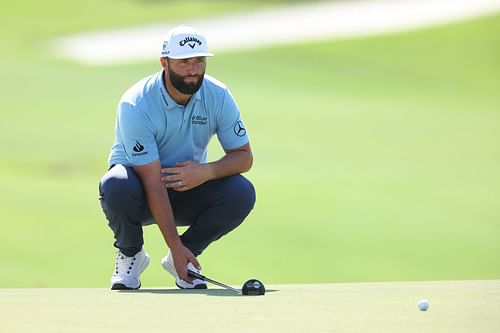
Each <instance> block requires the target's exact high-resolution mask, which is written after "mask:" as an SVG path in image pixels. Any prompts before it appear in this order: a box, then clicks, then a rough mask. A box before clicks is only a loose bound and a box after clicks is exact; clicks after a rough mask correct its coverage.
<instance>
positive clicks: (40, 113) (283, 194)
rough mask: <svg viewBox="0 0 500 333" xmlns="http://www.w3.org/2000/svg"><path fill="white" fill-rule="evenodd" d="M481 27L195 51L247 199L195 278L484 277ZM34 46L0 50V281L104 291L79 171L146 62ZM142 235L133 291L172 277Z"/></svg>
mask: <svg viewBox="0 0 500 333" xmlns="http://www.w3.org/2000/svg"><path fill="white" fill-rule="evenodd" d="M214 3H217V1H215V2H214ZM134 20H135V19H134ZM125 21H126V20H125ZM85 23H86V24H89V25H91V22H85ZM56 26H57V23H56V22H55V23H54V27H53V29H54V30H53V31H49V30H50V29H52V28H47V30H44V35H43V37H44V38H48V37H50V36H51V35H53V34H54V31H56V30H57V29H56ZM100 26H101V25H100V24H96V28H97V27H100ZM16 29H17V28H16ZM69 30H71V29H69ZM497 31H500V17H499V16H494V17H490V18H485V19H482V20H476V21H473V22H468V23H463V24H455V25H451V26H449V27H442V28H434V29H427V30H423V31H420V32H413V33H405V34H401V35H395V36H387V37H379V38H370V39H358V40H352V41H341V42H328V41H325V42H322V43H314V44H307V45H297V46H291V47H282V48H275V49H266V50H260V51H253V52H244V53H233V54H226V55H223V54H220V55H219V54H218V55H217V56H216V57H214V58H213V59H210V61H209V65H208V73H209V74H212V75H214V76H215V77H217V78H218V79H220V80H221V81H223V82H225V83H226V84H227V85H228V86H229V87H230V89H231V91H232V93H233V95H234V96H235V97H236V99H237V101H238V104H239V106H240V108H241V110H242V113H243V115H244V119H245V121H246V125H247V127H248V129H249V133H250V137H251V140H252V145H253V149H254V154H255V163H254V168H253V169H252V171H251V172H250V173H249V174H248V177H249V178H250V179H251V180H252V181H253V182H254V184H255V185H256V188H257V205H256V208H255V210H254V211H253V212H252V213H251V215H250V216H249V218H248V220H247V221H245V222H244V224H243V225H242V226H241V227H240V228H238V229H237V230H236V231H234V232H233V233H231V234H230V235H228V236H227V237H225V238H223V239H222V240H221V241H220V242H217V243H215V244H214V245H213V246H211V247H210V248H209V249H208V250H207V251H206V253H205V254H203V256H202V257H201V258H200V259H201V262H202V265H203V267H204V274H206V275H207V276H211V277H214V278H216V279H220V280H221V281H224V282H227V283H234V284H240V283H241V282H242V281H245V280H247V279H249V278H258V279H261V280H262V281H263V282H264V283H265V284H266V285H267V284H269V283H311V282H336V281H388V280H391V281H393V280H435V279H438V280H439V279H495V278H499V277H500V266H499V265H498V263H499V262H500V245H499V244H500V224H499V221H500V212H499V210H498V202H499V199H500V171H499V170H500V147H499V145H498V142H500V114H499V110H500V96H499V94H498V91H500V83H499V80H498V77H500V63H499V61H498V59H500V37H499V36H498V34H497ZM21 33H24V35H22V36H24V37H25V38H26V39H25V40H26V41H29V38H28V37H29V36H30V34H35V35H36V34H37V33H40V32H36V31H33V32H31V31H30V32H29V33H28V32H19V34H21ZM26 36H28V37H26ZM20 40H23V39H20ZM39 42H40V41H36V42H33V43H31V44H30V43H26V44H22V45H19V44H18V43H17V42H12V43H11V44H9V45H11V48H10V49H9V50H8V52H2V53H1V54H0V59H1V60H2V62H1V63H0V71H1V74H2V77H7V78H9V80H3V81H2V82H0V88H1V89H0V91H2V98H1V101H0V107H1V110H2V122H1V123H0V138H1V140H2V142H3V143H4V144H2V146H0V154H1V156H2V157H1V158H2V161H1V162H2V163H0V182H1V183H2V186H3V190H4V198H3V200H1V202H0V210H1V212H2V215H3V224H2V227H3V228H2V232H1V233H0V244H2V245H1V251H0V256H1V258H0V260H1V262H2V265H1V266H0V276H2V278H1V279H0V287H56V286H58V287H84V286H85V287H87V286H88V287H107V286H108V279H109V277H110V274H111V271H112V268H113V264H114V258H113V257H114V249H113V248H112V246H111V244H112V241H113V240H112V234H111V231H110V230H108V228H107V226H106V220H105V218H104V216H103V214H102V212H101V210H100V207H99V203H98V200H97V182H98V180H99V178H100V177H101V175H102V174H103V173H104V171H105V170H106V167H107V166H106V159H107V154H108V152H109V148H110V145H111V143H112V140H113V135H114V134H113V129H114V116H115V108H116V104H117V102H118V100H119V98H120V96H121V94H122V93H123V91H124V90H125V89H127V88H128V87H129V86H130V85H131V84H133V83H134V82H136V81H138V80H139V79H141V78H142V77H144V76H146V75H148V74H149V73H153V72H154V71H157V70H158V69H159V66H158V64H157V61H156V60H155V59H153V60H152V61H151V62H150V63H147V64H142V65H135V66H117V67H109V68H93V67H82V66H77V65H74V64H71V63H68V62H62V61H58V60H54V59H50V58H47V57H46V56H44V55H43V54H42V53H41V54H36V53H32V52H35V51H36V50H39V48H38V46H39V44H38V43H39ZM9 43H10V42H9ZM212 148H214V152H212V153H211V157H212V158H217V157H218V155H217V153H216V152H217V151H220V150H218V148H217V147H216V145H215V144H214V145H212ZM145 237H146V249H147V250H148V252H149V253H150V254H151V255H152V264H151V265H150V267H149V268H148V270H147V271H146V272H145V274H144V277H143V284H144V285H145V286H173V281H172V280H171V278H170V276H169V275H168V274H166V273H165V272H163V271H162V269H161V267H160V265H159V261H160V259H161V257H162V256H163V255H165V254H166V249H165V245H164V243H163V240H162V239H161V235H160V233H159V231H158V230H157V228H156V227H155V226H151V227H148V228H146V233H145ZM415 304H416V303H415ZM415 306H416V305H415Z"/></svg>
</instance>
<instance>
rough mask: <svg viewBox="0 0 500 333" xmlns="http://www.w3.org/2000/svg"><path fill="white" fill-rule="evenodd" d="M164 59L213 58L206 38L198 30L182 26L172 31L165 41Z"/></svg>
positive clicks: (162, 52)
mask: <svg viewBox="0 0 500 333" xmlns="http://www.w3.org/2000/svg"><path fill="white" fill-rule="evenodd" d="M161 56H162V57H168V58H171V59H185V58H193V57H211V56H213V54H212V53H209V52H208V45H207V40H206V38H205V36H203V35H202V34H201V33H200V32H199V31H198V30H196V29H194V28H191V27H188V26H185V25H180V26H178V27H175V28H173V29H172V30H170V31H169V32H168V33H167V35H166V37H165V39H164V40H163V47H162V50H161Z"/></svg>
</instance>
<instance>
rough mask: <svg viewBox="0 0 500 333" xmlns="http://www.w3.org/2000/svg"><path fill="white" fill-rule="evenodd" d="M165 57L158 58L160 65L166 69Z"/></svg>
mask: <svg viewBox="0 0 500 333" xmlns="http://www.w3.org/2000/svg"><path fill="white" fill-rule="evenodd" d="M167 61H168V60H167V58H160V64H161V67H162V68H163V69H164V70H165V71H166V70H167V69H168V64H167Z"/></svg>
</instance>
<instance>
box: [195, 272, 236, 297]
mask: <svg viewBox="0 0 500 333" xmlns="http://www.w3.org/2000/svg"><path fill="white" fill-rule="evenodd" d="M188 275H189V276H191V277H194V278H197V279H200V280H203V281H206V282H210V283H213V284H215V285H217V286H219V287H222V288H226V289H228V290H232V291H234V292H235V293H238V294H240V295H241V291H240V290H238V289H236V288H233V287H230V286H228V285H226V284H224V283H220V282H217V281H215V280H212V279H209V278H207V277H206V276H205V275H201V274H200V273H196V272H193V271H192V270H190V269H188Z"/></svg>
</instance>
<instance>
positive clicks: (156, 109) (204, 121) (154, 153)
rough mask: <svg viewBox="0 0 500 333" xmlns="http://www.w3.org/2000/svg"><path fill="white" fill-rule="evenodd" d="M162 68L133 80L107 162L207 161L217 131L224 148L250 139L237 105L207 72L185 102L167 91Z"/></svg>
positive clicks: (119, 113)
mask: <svg viewBox="0 0 500 333" xmlns="http://www.w3.org/2000/svg"><path fill="white" fill-rule="evenodd" d="M162 76H163V71H160V72H158V73H156V74H154V75H151V76H149V77H147V78H145V79H143V80H141V81H139V82H137V83H136V84H135V85H133V86H132V87H131V88H130V89H129V90H127V91H126V92H125V94H124V95H123V96H122V98H121V100H120V103H119V105H118V111H117V117H116V134H115V142H114V144H113V146H112V148H111V153H110V155H109V164H110V165H112V164H124V165H128V166H139V165H144V164H148V163H151V162H153V161H155V160H157V159H159V160H160V163H161V165H162V167H170V166H175V164H176V163H177V162H182V161H187V160H192V161H196V162H199V163H206V162H207V145H208V143H209V141H210V139H211V138H212V136H213V135H214V134H217V138H218V140H219V142H220V144H221V146H222V148H223V149H225V150H227V149H234V148H238V147H241V146H243V145H244V144H246V143H248V134H247V132H246V129H245V126H244V124H243V121H242V119H241V117H240V111H239V108H238V106H237V104H236V102H235V100H234V98H233V97H232V96H231V93H230V92H229V90H228V88H227V87H226V86H225V85H224V84H223V83H221V82H219V81H218V80H216V79H214V78H213V77H210V76H208V75H205V79H204V81H203V84H202V85H201V88H200V89H199V90H198V91H197V92H196V93H195V94H194V95H193V96H192V97H191V100H190V101H189V103H188V104H187V105H186V106H183V105H179V104H177V103H176V102H175V101H174V100H173V99H172V98H171V97H170V95H169V94H168V93H167V90H166V89H165V86H164V84H163V80H162Z"/></svg>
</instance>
